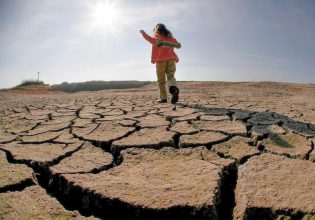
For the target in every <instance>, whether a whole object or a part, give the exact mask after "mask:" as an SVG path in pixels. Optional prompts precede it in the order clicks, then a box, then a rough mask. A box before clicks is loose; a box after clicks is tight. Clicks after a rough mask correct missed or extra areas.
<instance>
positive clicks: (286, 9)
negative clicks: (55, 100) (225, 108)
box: [0, 0, 315, 88]
mask: <svg viewBox="0 0 315 220" xmlns="http://www.w3.org/2000/svg"><path fill="white" fill-rule="evenodd" d="M314 12H315V1H313V0H299V1H296V0H286V1H279V0H174V1H168V0H156V1H149V0H147V1H145V0H138V1H136V0H117V1H116V0H107V1H106V0H104V1H101V0H67V1H64V0H27V1H24V0H0V79H1V80H0V88H7V87H12V86H15V85H17V84H19V83H20V82H21V81H22V80H26V79H36V78H37V72H40V79H41V80H43V81H45V82H46V83H49V84H56V83H61V82H65V81H67V82H82V81H88V80H152V81H153V80H156V75H155V67H154V65H152V64H151V63H150V54H151V47H150V45H149V44H148V43H147V42H146V41H145V40H144V39H143V38H142V36H141V35H140V33H139V30H140V29H144V30H145V31H146V32H147V33H149V34H152V29H153V27H154V26H155V24H156V23H164V24H165V25H166V26H167V27H168V28H169V29H170V30H171V31H172V32H173V35H174V36H175V38H176V39H177V40H178V41H179V42H181V44H182V48H181V49H179V50H176V53H177V54H178V56H179V58H180V62H179V63H178V65H177V72H176V75H175V76H176V78H177V80H198V81H199V80H207V81H280V82H302V83H315V13H314ZM104 13H105V14H106V15H105V16H104Z"/></svg>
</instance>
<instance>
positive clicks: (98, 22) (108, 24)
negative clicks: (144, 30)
mask: <svg viewBox="0 0 315 220" xmlns="http://www.w3.org/2000/svg"><path fill="white" fill-rule="evenodd" d="M91 16H92V24H93V26H94V27H95V28H106V30H108V29H109V30H110V31H111V32H114V31H116V30H117V28H118V26H119V24H120V23H121V22H122V21H123V14H122V11H121V8H120V7H119V5H118V4H117V2H116V1H98V2H97V3H96V4H94V5H92V6H91Z"/></svg>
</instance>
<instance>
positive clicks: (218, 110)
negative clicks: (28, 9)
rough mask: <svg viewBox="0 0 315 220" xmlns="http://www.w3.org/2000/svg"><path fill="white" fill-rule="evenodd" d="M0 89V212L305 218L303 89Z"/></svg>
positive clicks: (308, 180)
mask: <svg viewBox="0 0 315 220" xmlns="http://www.w3.org/2000/svg"><path fill="white" fill-rule="evenodd" d="M179 87H180V89H181V93H180V100H179V102H178V103H177V104H176V105H172V104H157V103H156V101H155V100H156V98H157V91H156V85H155V84H152V85H147V86H145V87H143V88H138V89H129V90H108V91H99V92H81V93H77V94H62V93H58V94H46V95H38V94H37V95H26V94H20V95H19V94H10V93H8V92H2V93H0V164H1V166H0V171H1V172H0V219H34V218H36V219H119V218H123V219H175V218H180V219H315V202H314V201H315V150H314V137H315V99H314V96H315V86H314V85H307V84H305V85H299V84H280V83H220V82H217V83H211V82H204V83H197V82H195V83H194V82H187V83H180V84H179Z"/></svg>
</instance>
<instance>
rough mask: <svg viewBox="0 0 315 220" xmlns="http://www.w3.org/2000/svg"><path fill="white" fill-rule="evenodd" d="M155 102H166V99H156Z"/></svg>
mask: <svg viewBox="0 0 315 220" xmlns="http://www.w3.org/2000/svg"><path fill="white" fill-rule="evenodd" d="M157 103H167V99H159V100H157Z"/></svg>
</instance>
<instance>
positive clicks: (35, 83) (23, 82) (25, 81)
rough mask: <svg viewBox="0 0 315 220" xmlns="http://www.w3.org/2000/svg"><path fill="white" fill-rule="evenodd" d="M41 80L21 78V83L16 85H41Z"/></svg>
mask: <svg viewBox="0 0 315 220" xmlns="http://www.w3.org/2000/svg"><path fill="white" fill-rule="evenodd" d="M43 85H44V82H43V81H40V80H39V81H37V80H33V79H28V80H23V81H22V83H21V84H20V85H18V86H16V87H25V86H43Z"/></svg>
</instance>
